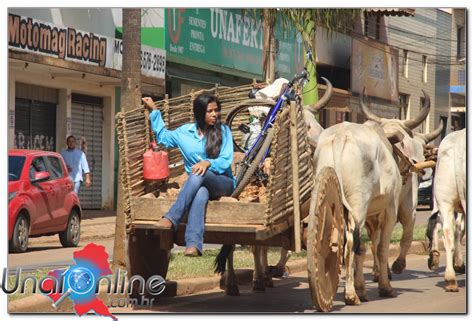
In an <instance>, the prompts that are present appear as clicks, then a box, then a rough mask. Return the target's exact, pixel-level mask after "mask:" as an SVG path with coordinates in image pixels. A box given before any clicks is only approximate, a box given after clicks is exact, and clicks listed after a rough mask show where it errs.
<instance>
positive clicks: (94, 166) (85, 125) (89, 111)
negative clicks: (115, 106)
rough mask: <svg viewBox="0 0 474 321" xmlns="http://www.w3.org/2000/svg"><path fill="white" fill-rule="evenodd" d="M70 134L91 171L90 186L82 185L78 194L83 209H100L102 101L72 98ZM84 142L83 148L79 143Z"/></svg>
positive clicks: (76, 96)
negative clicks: (82, 149) (84, 155)
mask: <svg viewBox="0 0 474 321" xmlns="http://www.w3.org/2000/svg"><path fill="white" fill-rule="evenodd" d="M71 112H72V114H71V116H72V117H71V118H72V128H71V130H72V132H71V134H72V135H74V136H75V137H76V146H77V147H78V148H84V152H85V153H86V157H87V162H88V164H89V169H90V171H91V181H92V185H91V187H89V188H86V187H85V186H84V185H83V186H82V187H81V190H80V192H79V199H80V201H81V206H82V208H84V209H100V208H101V206H102V126H103V118H102V117H103V116H102V112H103V106H102V100H101V99H100V98H97V97H88V96H83V95H74V94H73V97H72V111H71ZM82 142H86V144H85V146H83V145H82V144H81V143H82Z"/></svg>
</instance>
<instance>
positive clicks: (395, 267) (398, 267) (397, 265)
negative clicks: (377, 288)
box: [389, 259, 407, 278]
mask: <svg viewBox="0 0 474 321" xmlns="http://www.w3.org/2000/svg"><path fill="white" fill-rule="evenodd" d="M406 266H407V264H406V261H405V260H402V259H397V260H396V261H395V262H393V264H392V272H393V273H395V274H401V273H402V272H403V271H404V270H405V267H406ZM389 278H390V273H389Z"/></svg>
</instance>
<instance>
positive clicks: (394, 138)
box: [385, 130, 405, 145]
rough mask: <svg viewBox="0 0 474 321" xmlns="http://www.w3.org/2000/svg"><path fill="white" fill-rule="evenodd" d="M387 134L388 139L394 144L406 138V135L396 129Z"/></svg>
mask: <svg viewBox="0 0 474 321" xmlns="http://www.w3.org/2000/svg"><path fill="white" fill-rule="evenodd" d="M385 136H386V137H387V139H388V141H389V142H390V144H392V145H394V144H396V143H399V142H401V141H403V139H404V138H405V135H404V134H403V133H402V132H401V131H399V130H394V131H390V132H388V133H385Z"/></svg>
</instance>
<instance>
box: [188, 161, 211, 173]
mask: <svg viewBox="0 0 474 321" xmlns="http://www.w3.org/2000/svg"><path fill="white" fill-rule="evenodd" d="M210 166H211V163H210V162H209V161H207V160H204V161H200V162H199V163H196V164H194V165H193V167H191V172H192V173H193V174H194V175H199V176H202V175H204V174H205V173H206V171H207V169H208V168H209V167H210Z"/></svg>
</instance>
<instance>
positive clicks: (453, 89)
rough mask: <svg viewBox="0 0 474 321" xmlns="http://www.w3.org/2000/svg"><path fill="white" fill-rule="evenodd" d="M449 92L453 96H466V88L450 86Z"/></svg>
mask: <svg viewBox="0 0 474 321" xmlns="http://www.w3.org/2000/svg"><path fill="white" fill-rule="evenodd" d="M449 92H450V93H453V94H465V93H466V86H450V87H449Z"/></svg>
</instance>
